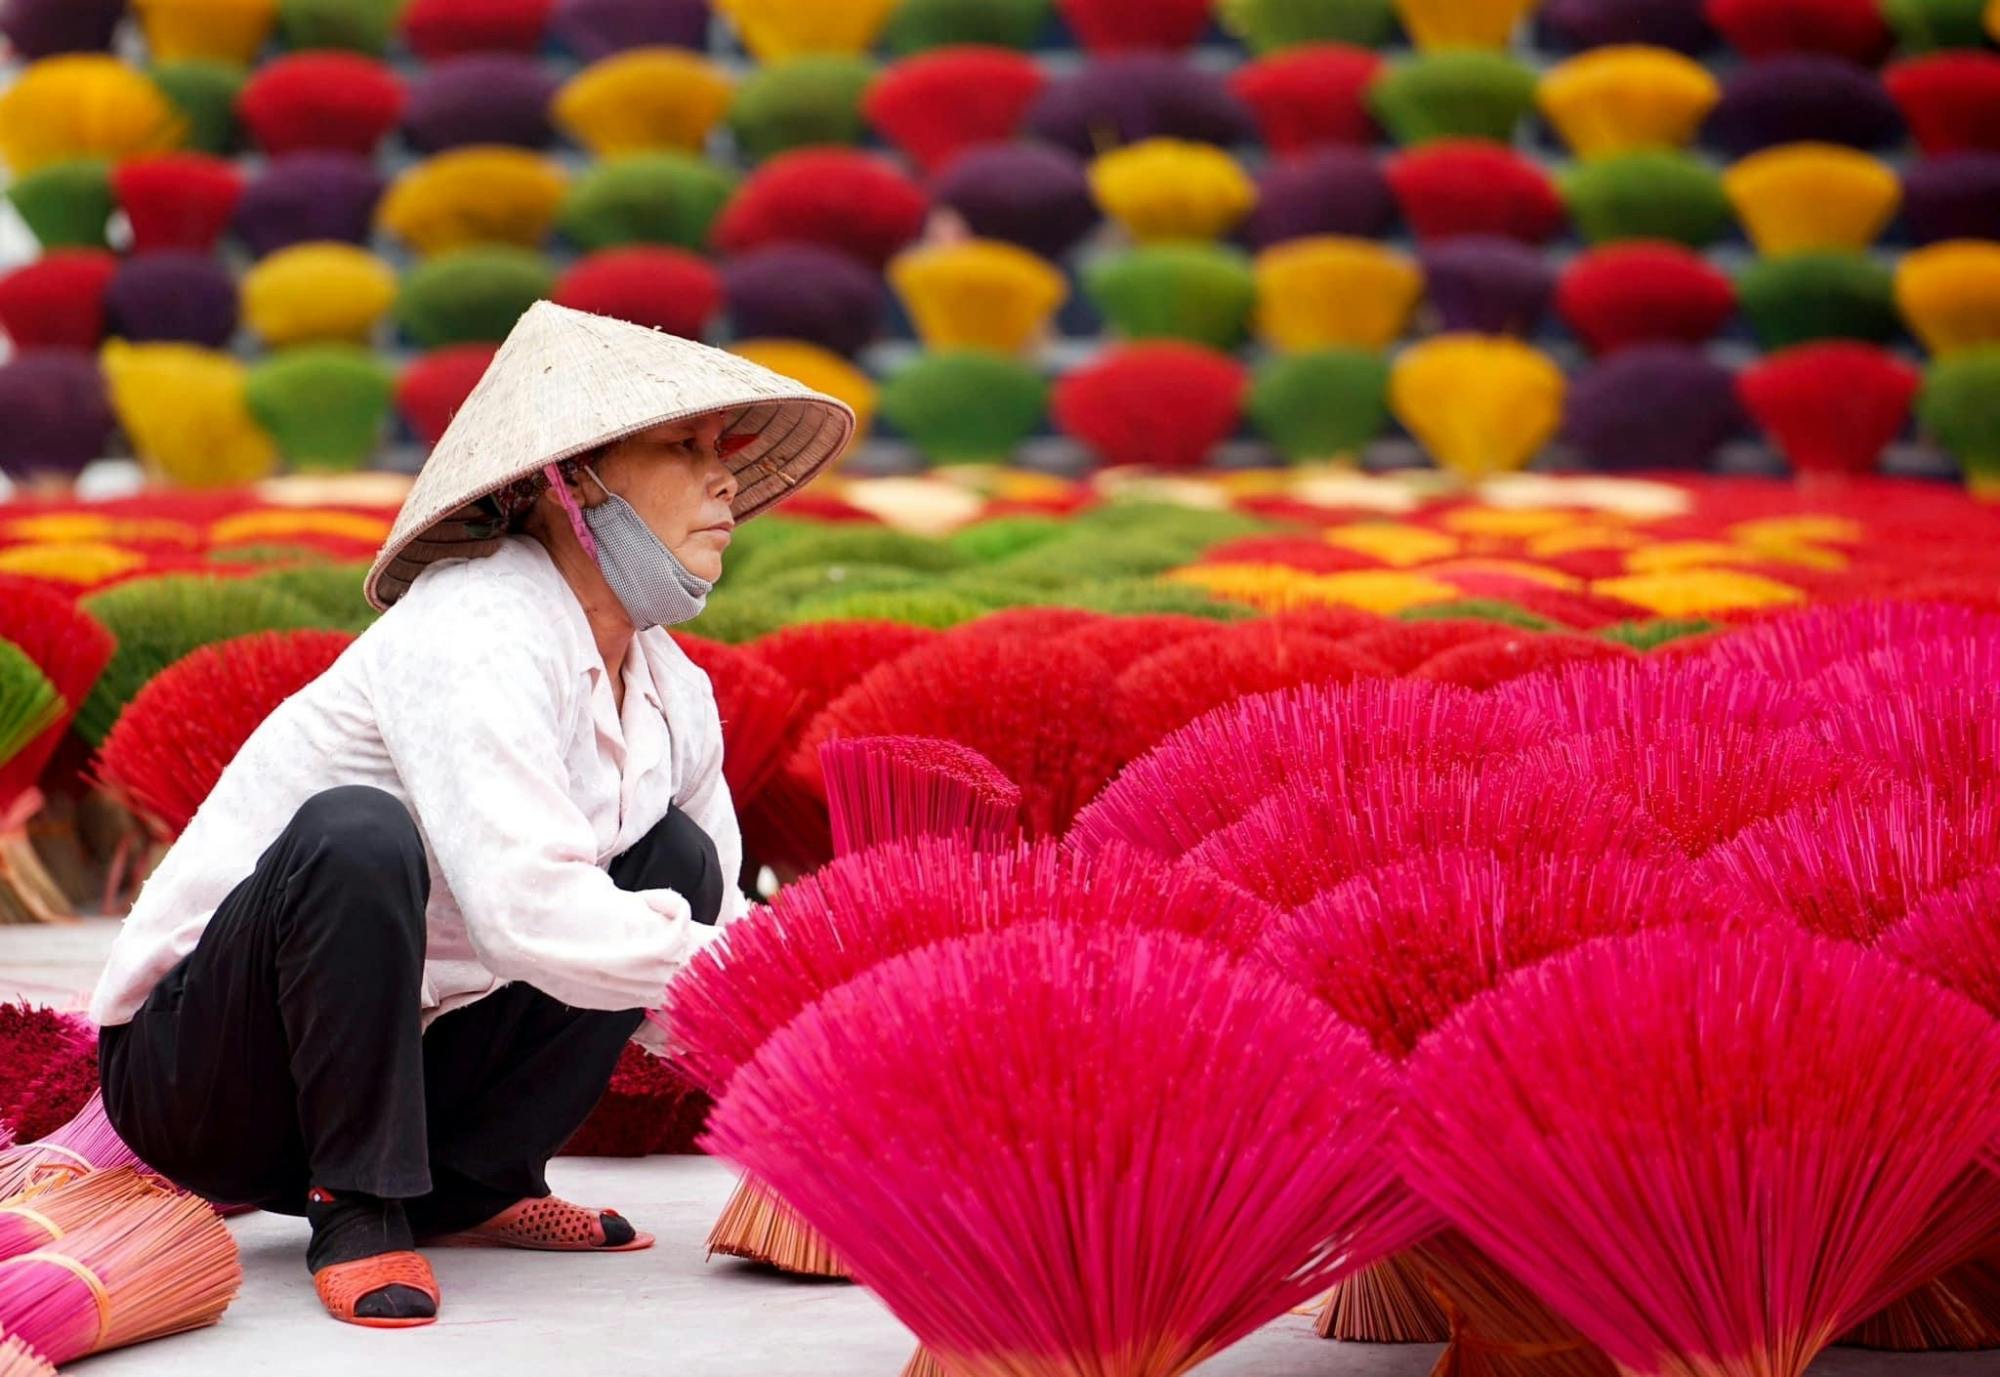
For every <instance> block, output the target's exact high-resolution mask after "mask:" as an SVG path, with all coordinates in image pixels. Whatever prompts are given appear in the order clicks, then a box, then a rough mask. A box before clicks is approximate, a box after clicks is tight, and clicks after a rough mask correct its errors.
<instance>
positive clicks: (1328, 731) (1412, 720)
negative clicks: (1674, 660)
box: [1068, 679, 1541, 856]
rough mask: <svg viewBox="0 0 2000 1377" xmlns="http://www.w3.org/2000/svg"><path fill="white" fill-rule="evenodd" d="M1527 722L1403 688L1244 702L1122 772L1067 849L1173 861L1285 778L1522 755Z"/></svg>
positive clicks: (1309, 690) (1382, 685)
mask: <svg viewBox="0 0 2000 1377" xmlns="http://www.w3.org/2000/svg"><path fill="white" fill-rule="evenodd" d="M1540 734H1541V732H1540V728H1539V724H1538V723H1537V722H1536V720H1535V718H1534V717H1533V715H1531V714H1529V713H1526V712H1523V711H1521V710H1520V709H1518V708H1517V707H1515V706H1514V705H1512V704H1510V703H1508V702H1507V701H1506V700H1505V699H1503V698H1501V697H1500V696H1498V695H1490V694H1476V693H1472V692H1469V691H1467V690H1465V689H1459V688H1453V687H1451V686H1448V685H1444V684H1427V683H1416V682H1412V681H1409V680H1402V679H1360V680H1356V681H1355V682H1354V683H1351V684H1338V685H1329V684H1310V685H1305V686H1303V687H1300V688H1293V689H1284V690H1281V691H1279V692H1277V693H1264V694H1257V695H1255V696H1254V697H1248V698H1241V699H1238V700H1237V701H1236V702H1234V703H1231V704H1229V705H1227V706H1225V707H1220V708H1217V709H1215V710H1214V711H1213V712H1210V713H1207V714H1205V715H1203V716H1201V717H1198V718H1196V719H1195V720H1194V721H1192V722H1190V723H1188V724H1187V725H1186V726H1185V727H1182V728H1181V729H1180V730H1179V731H1177V732H1175V733H1173V734H1172V735H1171V736H1169V737H1167V738H1166V739H1165V740H1163V741H1161V742H1160V743H1159V744H1158V745H1156V746H1155V747H1153V749H1152V750H1150V751H1148V752H1147V753H1146V754H1145V755H1143V756H1141V757H1139V759H1137V760H1135V761H1133V762H1132V763H1131V764H1129V765H1127V766H1126V767H1125V769H1124V770H1123V771H1122V772H1120V774H1119V776H1118V778H1117V779H1115V780H1113V781H1112V782H1111V784H1110V785H1108V786H1107V787H1106V788H1105V790H1104V792H1103V793H1101V794H1099V795H1098V796H1097V798H1096V799H1094V800H1093V801H1092V802H1091V804H1090V806H1089V807H1087V808H1085V809H1084V810H1083V811H1082V812H1081V813H1079V814H1078V815H1077V819H1076V823H1075V825H1074V826H1073V827H1071V829H1070V832H1069V837H1068V844H1069V845H1071V846H1073V847H1076V848H1078V849H1080V850H1090V849H1093V848H1095V847H1099V846H1103V845H1106V844H1108V843H1110V842H1113V841H1122V842H1125V843H1128V844H1130V845H1133V846H1140V847H1144V848H1146V849H1148V850H1151V851H1158V852H1160V853H1161V854H1162V855H1169V856H1177V855H1180V854H1181V853H1183V852H1185V851H1187V850H1188V849H1189V848H1191V847H1193V846H1196V845H1198V844H1199V843H1200V842H1202V841H1203V840H1204V839H1206V838H1207V837H1208V836H1209V835H1211V834H1212V833H1214V832H1217V831H1219V830H1221V829H1222V828H1224V827H1227V826H1229V825H1230V824H1231V823H1233V822H1235V821H1236V820H1237V819H1239V818H1241V817H1242V816H1243V815H1244V814H1245V813H1246V812H1248V811H1249V810H1250V809H1251V808H1252V807H1253V806H1255V805H1256V804H1257V803H1258V802H1260V801H1261V800H1263V799H1264V798H1266V797H1268V796H1269V795H1270V793H1271V792H1272V791H1273V790H1274V789H1276V788H1277V787H1278V786H1280V785H1281V784H1284V783H1285V782H1286V781H1288V780H1312V779H1319V778H1323V777H1330V776H1344V775H1350V774H1354V773H1357V772H1360V771H1363V770H1368V769H1372V768H1374V767H1376V766H1379V765H1382V764H1384V763H1386V762H1390V761H1397V760H1407V761H1410V762H1412V763H1413V764H1417V765H1422V766H1426V767H1428V768H1431V769H1440V768H1442V767H1444V766H1447V765H1451V764H1457V763H1462V762H1466V761H1471V760H1479V759H1490V758H1492V757H1496V756H1504V755H1508V754H1511V753H1513V752H1516V751H1519V750H1522V749H1524V748H1526V747H1527V746H1529V745H1530V744H1532V743H1533V742H1534V740H1536V739H1537V737H1538V735H1540Z"/></svg>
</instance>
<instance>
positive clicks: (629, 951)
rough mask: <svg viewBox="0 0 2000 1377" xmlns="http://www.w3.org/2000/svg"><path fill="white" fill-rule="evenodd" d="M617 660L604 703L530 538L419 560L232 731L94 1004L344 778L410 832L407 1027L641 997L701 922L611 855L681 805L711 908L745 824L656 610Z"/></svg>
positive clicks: (715, 731) (178, 945) (105, 1013)
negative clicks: (384, 601) (620, 679)
mask: <svg viewBox="0 0 2000 1377" xmlns="http://www.w3.org/2000/svg"><path fill="white" fill-rule="evenodd" d="M624 675H625V699H624V708H623V711H622V712H621V711H620V710H619V708H618V706H617V704H616V703H615V702H614V700H613V697H612V692H611V684H610V682H609V676H608V674H607V672H606V670H605V667H604V662H603V659H602V657H601V656H600V655H599V654H598V650H597V644H596V641H595V640H594V639H593V638H592V635H591V631H590V624H589V622H588V621H587V620H586V619H585V617H584V615H583V609H582V607H581V606H580V605H579V604H578V603H577V601H576V598H575V596H574V595H573V594H572V593H571V592H570V589H569V585H568V584H567V583H566V582H565V581H564V579H563V577H562V575H561V574H560V573H559V572H557V570H556V568H555V566H554V564H553V563H551V562H550V560H549V557H548V554H547V552H546V551H544V550H543V549H542V547H541V546H540V545H538V544H536V543H535V542H534V541H532V540H529V539H527V538H525V537H515V538H512V539H510V540H507V541H506V542H504V543H503V544H502V546H501V548H500V549H499V550H498V551H496V552H495V553H493V554H491V555H489V556H486V557H485V558H482V559H474V560H454V561H450V562H446V563H439V564H435V565H433V566H431V567H430V568H429V569H427V570H425V571H424V573H423V574H422V576H421V577H419V578H418V579H417V581H416V583H415V584H414V586H412V587H411V589H410V590H409V592H408V593H406V594H405V595H404V596H403V598H402V599H401V601H399V602H398V603H397V604H396V606H395V607H393V608H391V609H390V610H389V612H388V613H387V614H386V615H384V616H383V617H382V618H381V619H380V620H379V621H377V622H376V623H375V624H374V625H373V626H372V627H370V628H369V629H368V630H367V631H366V632H365V633H364V634H363V635H362V636H361V637H360V639H358V640H357V641H355V643H354V644H353V645H352V646H350V647H348V649H347V651H346V652H345V653H344V654H343V655H341V657H340V658H339V660H337V661H336V662H335V663H334V665H333V667H332V668H331V669H329V670H328V671H327V672H326V673H325V674H323V675H321V676H320V677H319V678H318V679H316V680H315V681H314V682H313V683H312V684H310V685H309V686H307V687H306V688H305V689H303V690H302V691H300V692H299V693H297V694H295V695H294V696H293V697H291V698H289V699H287V700H286V701H285V703H284V704H283V705H282V706H281V707H279V708H278V710H277V711H276V712H274V713H272V714H271V716H270V717H269V718H267V719H266V720H265V721H264V723H263V725H261V726H260V727H258V729H257V730H256V731H255V732H254V733H253V734H252V735H251V737H250V739H249V741H247V742H245V743H244V746H243V749H242V750H241V751H240V752H239V753H238V754H237V756H236V758H235V759H234V760H233V761H231V762H230V764H229V767H228V769H226V770H224V771H223V774H222V778H221V779H220V780H219V781H218V782H217V784H216V786H215V790H214V792H212V793H211V794H210V795H209V796H208V799H207V800H206V801H205V802H204V803H203V804H202V806H201V809H200V811H199V812H197V813H196V814H195V817H194V820H193V821H192V822H191V823H190V824H189V825H188V828H187V830H186V832H184V833H183V834H182V835H181V837H180V839H179V840H178V841H176V842H175V843H174V845H173V847H172V848H171V849H170V850H169V851H168V853H167V855H166V857H165V858H164V859H163V860H162V861H161V863H160V865H159V868H158V869H157V870H156V871H155V872H154V873H153V875H152V877H151V878H150V879H149V880H148V881H147V882H146V885H145V887H144V889H142V890H141V891H140V894H139V897H138V900H137V902H135V903H134V904H133V906H132V912H131V914H130V915H129V916H128V917H127V918H126V919H125V923H124V926H123V927H122V929H121V930H120V931H119V934H118V937H117V940H116V941H115V942H114V943H113V945H112V949H111V957H110V960H109V961H108V963H107V964H106V966H105V969H104V974H103V975H102V977H101V978H100V979H99V981H98V985H97V991H96V993H95V995H94V996H93V997H92V999H91V1005H90V1014H91V1017H92V1018H94V1019H96V1020H97V1021H98V1022H99V1023H103V1024H115V1023H124V1022H128V1021H129V1020H130V1019H131V1017H132V1015H133V1014H134V1013H135V1012H136V1011H137V1010H138V1007H139V1005H140V1003H141V1002H143V1001H144V999H145V997H146V994H147V992H148V991H150V990H151V989H152V988H153V986H154V984H155V983H156V982H157V981H158V980H159V979H160V978H161V977H162V976H163V975H165V974H166V973H167V972H168V971H169V970H170V969H172V968H173V966H174V964H175V963H176V962H177V961H179V960H180V959H181V958H182V957H183V956H185V955H186V954H187V953H188V952H190V951H192V950H193V949H194V946H195V943H196V941H197V940H198V939H199V938H200V936H201V932H202V929H203V927H204V926H206V925H207V923H208V920H209V918H210V917H211V916H212V915H213V914H214V912H215V910H216V908H217V906H218V905H220V904H221V902H222V900H223V898H224V897H225V896H226V895H228V893H229V891H230V890H231V889H233V888H234V887H235V886H236V885H237V884H238V883H240V882H241V881H242V880H243V879H244V878H245V877H246V876H247V875H248V874H249V873H250V869H251V867H252V866H253V865H254V864H255V863H256V861H257V858H258V856H260V855H261V854H262V853H263V852H264V849H265V848H266V847H268V846H269V845H270V844H271V843H272V842H273V841H274V840H276V839H277V837H278V834H279V833H280V832H282V831H283V830H284V828H285V825H286V824H287V823H288V822H290V821H291V819H292V816H293V814H294V813H296V812H297V811H298V808H299V806H300V805H301V804H303V803H304V802H305V801H306V800H307V799H309V798H311V797H312V796H313V795H314V794H317V793H319V792H320V791H322V790H324V789H330V788H333V787H335V786H337V785H344V784H364V785H369V786H372V787H374V788H377V789H380V790H382V791H383V792H385V793H387V794H390V795H392V796H394V797H395V798H397V799H398V800H400V801H401V802H402V803H403V804H404V805H405V806H407V807H408V808H409V810H410V813H411V815H412V816H413V817H414V818H415V819H416V821H417V827H418V830H419V831H420V832H421V833H422V836H423V843H424V854H425V858H426V860H427V861H428V862H429V865H430V879H431V890H430V904H429V907H428V909H427V910H426V912H425V919H426V924H427V928H428V939H429V945H428V948H427V952H426V956H425V961H424V976H423V1011H424V1022H425V1024H426V1025H428V1024H429V1022H430V1021H431V1020H432V1019H434V1018H436V1017H437V1016H438V1015H440V1014H443V1013H447V1012H449V1011H450V1010H452V1009H457V1008H461V1007H463V1006H465V1005H467V1004H470V1003H472V1002H473V1001H475V1000H477V999H480V998H482V997H483V996H485V995H488V994H491V993H492V992H493V991H495V990H497V989H499V988H500V987H501V986H502V985H504V984H506V983H508V982H511V981H517V980H519V981H526V982H528V983H529V984H532V985H534V986H535V987H536V988H537V989H539V990H541V991H542V992H544V993H545V994H548V995H551V996H553V997H554V998H556V999H559V1000H561V1001H563V1002H564V1003H566V1004H569V1005H571V1006H573V1007H575V1008H582V1009H633V1008H652V1007H654V1006H657V1005H658V1004H659V1003H660V1002H661V995H662V993H663V991H664V990H665V989H666V986H667V982H668V981H669V980H671V979H672V978H673V976H674V975H675V974H676V973H678V972H679V971H680V970H681V969H682V968H683V967H684V966H686V964H687V963H688V961H689V960H690V959H691V958H692V957H693V956H694V954H695V953H696V952H697V951H698V950H700V949H701V947H703V946H704V945H706V944H707V943H708V942H709V941H710V940H712V939H713V938H714V937H715V936H716V935H717V933H718V931H719V928H712V927H708V926H705V925H703V924H699V923H696V922H694V921H693V920H692V919H691V918H690V916H689V909H688V903H687V900H686V899H685V898H684V897H683V896H681V895H680V894H678V893H675V892H674V891H672V890H666V889H655V890H646V891H641V892H636V893H629V892H626V891H624V890H621V889H619V888H618V887H617V886H616V885H614V884H613V883H612V882H611V877H610V875H609V874H607V873H606V870H605V866H606V864H607V863H608V862H609V861H610V860H611V859H612V858H614V857H616V856H617V855H619V854H620V853H621V852H623V851H625V850H626V849H627V848H629V847H630V846H632V845H633V844H634V843H635V842H637V841H638V840H639V839H640V838H642V837H643V836H645V834H646V833H647V832H648V831H650V830H651V829H652V827H653V826H654V825H655V824H656V823H658V822H659V821H660V819H661V818H663V817H665V816H666V813H667V808H668V805H669V804H670V803H671V804H678V805H679V806H680V807H681V809H682V810H683V811H684V812H686V813H687V814H688V815H689V817H690V818H691V819H692V820H693V821H694V822H695V823H697V824H698V825H699V826H700V827H701V828H702V829H703V830H704V831H706V832H707V833H708V835H709V836H710V837H711V838H712V839H713V840H714V842H715V849H716V853H717V858H718V859H719V861H720V862H721V867H722V873H723V874H724V875H725V876H727V877H729V882H728V883H727V884H725V886H724V898H723V907H722V913H721V915H720V919H719V922H720V923H721V924H727V923H729V922H731V921H733V920H734V919H736V918H738V917H740V916H742V914H743V912H744V911H745V910H746V909H747V907H748V901H747V900H746V899H745V898H744V896H743V894H742V892H741V891H740V890H739V889H738V888H737V887H736V885H735V883H734V877H735V875H736V873H737V870H738V867H739V864H740V861H741V857H742V839H741V834H740V833H739V831H738V829H737V822H736V814H735V810H734V808H733V806H732V805H731V802H730V798H729V787H728V785H727V784H726V783H725V782H724V780H723V776H722V727H721V722H720V720H719V718H718V716H717V713H716V707H715V695H714V692H713V690H712V689H711V688H710V685H709V682H708V676H707V675H706V674H705V673H703V672H702V670H701V669H700V668H699V667H697V666H696V665H695V664H694V663H693V662H692V661H690V660H689V659H688V658H687V656H686V654H685V653H683V652H682V650H681V648H680V647H679V646H678V645H676V644H675V643H674V641H673V638H672V637H670V636H669V635H667V633H666V632H665V631H661V630H657V629H655V630H650V631H645V632H641V633H640V634H639V635H638V636H637V637H636V638H635V639H634V641H633V647H632V650H631V651H630V652H629V653H628V654H627V655H626V657H625V668H624ZM651 1029H652V1024H651V1023H650V1021H649V1022H648V1023H647V1024H645V1025H643V1026H642V1030H641V1035H642V1039H643V1038H644V1037H645V1036H647V1035H649V1034H650V1033H651Z"/></svg>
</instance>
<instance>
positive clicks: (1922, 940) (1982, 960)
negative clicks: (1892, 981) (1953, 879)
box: [1877, 865, 2000, 1017]
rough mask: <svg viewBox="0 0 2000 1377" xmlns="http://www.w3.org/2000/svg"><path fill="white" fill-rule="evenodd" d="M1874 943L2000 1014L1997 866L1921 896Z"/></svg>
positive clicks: (1999, 879) (1999, 888)
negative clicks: (1946, 887)
mask: <svg viewBox="0 0 2000 1377" xmlns="http://www.w3.org/2000/svg"><path fill="white" fill-rule="evenodd" d="M1877 946H1878V947H1880V949H1881V950H1882V951H1883V952H1885V953H1886V954H1888V955H1890V956H1893V957H1895V958H1896V959H1897V960H1898V961H1901V962H1902V963H1903V964H1904V965H1906V966H1911V967H1914V968H1915V969H1917V970H1919V971H1922V972H1923V973H1924V974H1925V975H1927V976H1929V977H1930V978H1931V979H1933V980H1935V981H1937V982H1938V984H1940V985H1943V986H1946V987H1947V988H1949V989H1953V990H1956V991H1958V992H1959V993H1960V994H1962V995H1964V996H1966V997H1967V998H1968V999H1971V1000H1973V1001H1974V1002H1976V1003H1978V1004H1979V1005H1981V1006H1983V1007H1984V1008H1986V1009H1988V1010H1990V1011H1991V1012H1992V1013H1993V1014H1994V1016H1995V1017H2000V865H1991V866H1988V867H1987V868H1985V869H1983V870H1978V871H1975V872H1973V873H1972V874H1970V875H1967V876H1966V877H1965V878H1964V879H1962V880H1960V881H1959V882H1958V883H1957V884H1955V885H1952V886H1951V887H1950V888H1948V889H1939V890H1934V891H1933V892H1931V893H1929V894H1926V895H1924V897H1923V898H1921V899H1919V900H1918V901H1917V902H1916V903H1914V904H1912V905H1911V906H1910V909H1909V912H1908V913H1906V914H1904V915H1903V919H1902V921H1901V922H1899V923H1897V924H1896V925H1895V926H1894V927H1892V928H1890V929H1889V930H1888V931H1887V932H1885V933H1883V934H1882V939H1881V941H1880V942H1879V943H1877Z"/></svg>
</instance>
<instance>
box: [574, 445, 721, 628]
mask: <svg viewBox="0 0 2000 1377" xmlns="http://www.w3.org/2000/svg"><path fill="white" fill-rule="evenodd" d="M584 472H586V473H588V474H589V475H590V476H591V478H592V480H593V481H595V482H596V484H597V486H598V489H599V490H600V491H602V492H603V493H604V500H603V501H602V502H600V503H598V504H597V505H596V506H595V507H585V508H583V509H582V511H581V513H580V515H581V518H582V526H581V528H580V529H578V531H577V536H578V538H579V539H580V540H582V542H583V547H584V550H585V551H586V552H587V553H588V554H590V556H591V557H592V558H593V559H595V560H596V561H597V567H598V568H599V569H600V570H602V571H603V574H604V581H605V582H606V583H608V584H610V585H611V591H612V593H613V594H615V595H616V596H617V598H618V603H619V605H620V606H621V607H623V608H624V609H625V615H626V616H628V617H630V618H631V619H632V625H633V626H634V627H636V628H637V629H639V630H641V631H644V630H647V629H648V628H650V627H655V626H677V625H679V624H680V623H681V622H685V621H691V620H693V619H694V618H695V617H698V616H700V615H701V610H702V608H703V607H705V606H706V605H707V603H708V595H709V593H710V592H712V591H713V590H714V588H715V585H714V584H713V583H710V582H709V581H708V580H707V579H705V578H701V577H699V576H697V575H696V574H694V573H693V572H691V571H690V570H689V569H688V567H687V566H686V565H685V564H682V563H681V561H680V558H679V557H678V556H677V555H675V554H674V552H673V551H672V550H669V549H668V548H667V546H666V543H665V542H664V541H662V540H661V539H660V538H659V537H658V536H656V535H654V534H653V528H652V527H650V526H648V525H647V524H646V523H645V522H644V521H642V520H641V519H640V517H639V513H638V512H636V511H634V510H633V509H632V504H631V503H629V502H627V501H626V500H625V499H624V498H622V497H620V496H618V495H617V494H616V493H614V492H612V491H611V490H610V489H609V488H607V487H605V486H604V480H603V479H601V478H599V477H598V476H597V471H596V470H595V469H590V468H586V469H585V470H584ZM552 481H554V480H552ZM556 492H557V494H558V496H559V498H560V499H561V500H562V502H563V505H564V506H565V507H567V508H569V511H570V522H571V524H572V525H575V524H576V523H577V519H578V516H579V512H578V510H577V509H576V507H575V506H574V504H573V502H572V501H571V500H570V499H569V490H568V488H566V487H565V486H563V485H562V483H561V482H560V481H556Z"/></svg>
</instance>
